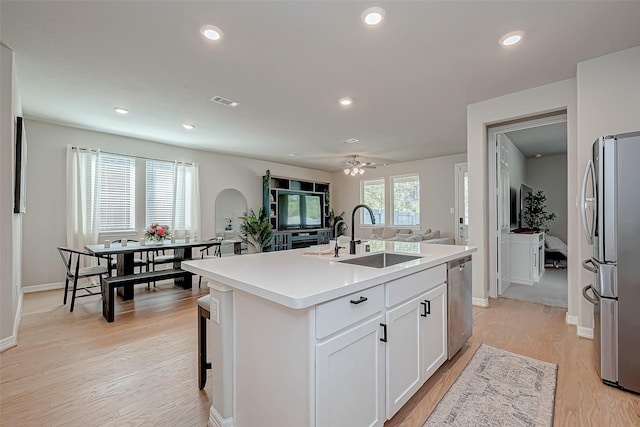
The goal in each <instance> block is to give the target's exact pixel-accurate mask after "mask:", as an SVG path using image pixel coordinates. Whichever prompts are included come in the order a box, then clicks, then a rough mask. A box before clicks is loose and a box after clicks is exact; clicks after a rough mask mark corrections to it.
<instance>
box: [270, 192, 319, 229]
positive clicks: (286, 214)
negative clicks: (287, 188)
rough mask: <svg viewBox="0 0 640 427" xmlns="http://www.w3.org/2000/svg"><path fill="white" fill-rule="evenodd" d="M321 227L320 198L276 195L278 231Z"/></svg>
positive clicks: (305, 195) (315, 196)
mask: <svg viewBox="0 0 640 427" xmlns="http://www.w3.org/2000/svg"><path fill="white" fill-rule="evenodd" d="M320 227H322V200H321V196H318V195H311V194H297V193H285V194H279V195H278V229H280V230H292V229H300V228H320Z"/></svg>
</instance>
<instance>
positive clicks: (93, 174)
mask: <svg viewBox="0 0 640 427" xmlns="http://www.w3.org/2000/svg"><path fill="white" fill-rule="evenodd" d="M99 156H100V152H99V151H97V150H90V149H85V148H77V147H72V146H70V145H68V146H67V246H69V247H70V248H74V249H78V250H84V245H87V244H96V243H97V242H98V233H99V231H100V180H99V176H100V161H99Z"/></svg>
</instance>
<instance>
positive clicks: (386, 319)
mask: <svg viewBox="0 0 640 427" xmlns="http://www.w3.org/2000/svg"><path fill="white" fill-rule="evenodd" d="M445 281H446V267H445V266H444V265H440V266H437V267H433V268H430V269H427V270H423V271H420V272H418V273H414V274H411V275H408V276H405V277H402V278H399V279H397V280H393V281H391V282H388V283H386V284H384V285H379V286H375V287H373V288H369V289H365V290H363V291H361V292H358V293H354V294H351V295H348V296H345V297H342V298H338V299H335V300H333V301H328V302H326V303H324V304H320V305H318V306H317V307H316V309H315V314H316V334H315V335H316V345H315V356H316V364H315V365H316V370H315V381H316V411H315V414H316V416H315V419H316V426H317V427H324V426H328V427H332V426H382V425H383V424H384V421H385V420H386V419H389V418H391V417H392V416H393V415H394V414H395V413H396V412H397V411H398V410H399V409H400V408H401V407H402V406H403V405H404V404H405V403H406V402H407V401H408V400H409V399H410V398H411V396H413V395H414V394H415V392H416V391H417V390H418V389H419V388H420V387H421V386H422V385H423V384H424V383H425V381H427V379H429V377H430V376H431V375H432V374H433V373H434V372H435V371H436V370H437V369H438V368H439V367H440V366H441V365H442V363H444V361H445V360H446V354H447V350H446V349H447V347H446V339H447V335H446V334H447V333H446V330H447V328H446V319H447V305H446V284H445ZM385 307H387V309H386V310H385ZM385 402H386V405H385Z"/></svg>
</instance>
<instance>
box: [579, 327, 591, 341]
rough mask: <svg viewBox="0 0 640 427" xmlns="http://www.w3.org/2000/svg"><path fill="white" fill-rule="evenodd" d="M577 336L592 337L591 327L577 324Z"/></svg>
mask: <svg viewBox="0 0 640 427" xmlns="http://www.w3.org/2000/svg"><path fill="white" fill-rule="evenodd" d="M578 336H579V337H582V338H589V339H590V340H592V339H593V328H585V327H584V326H578Z"/></svg>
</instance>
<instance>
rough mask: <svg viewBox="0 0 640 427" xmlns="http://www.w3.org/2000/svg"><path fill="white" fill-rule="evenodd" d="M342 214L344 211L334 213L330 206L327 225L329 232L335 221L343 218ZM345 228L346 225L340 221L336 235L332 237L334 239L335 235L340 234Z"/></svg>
mask: <svg viewBox="0 0 640 427" xmlns="http://www.w3.org/2000/svg"><path fill="white" fill-rule="evenodd" d="M343 215H344V211H342V212H341V213H340V214H339V215H336V213H335V212H334V211H333V208H331V210H330V211H329V227H330V228H331V232H333V227H334V226H335V224H336V222H338V221H341V220H344V218H343ZM346 229H347V227H346V226H345V224H344V222H343V223H341V224H340V225H339V226H338V233H337V234H338V235H337V236H333V238H334V239H335V238H336V237H339V236H342V235H343V234H344V232H345V230H346Z"/></svg>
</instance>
